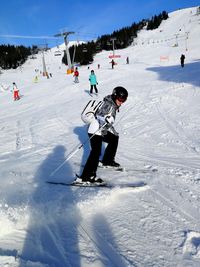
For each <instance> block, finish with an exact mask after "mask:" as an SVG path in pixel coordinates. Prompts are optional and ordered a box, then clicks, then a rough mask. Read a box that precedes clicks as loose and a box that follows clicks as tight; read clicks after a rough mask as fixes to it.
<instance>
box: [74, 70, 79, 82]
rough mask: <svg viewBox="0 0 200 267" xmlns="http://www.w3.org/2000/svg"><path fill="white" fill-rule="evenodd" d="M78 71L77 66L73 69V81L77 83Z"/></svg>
mask: <svg viewBox="0 0 200 267" xmlns="http://www.w3.org/2000/svg"><path fill="white" fill-rule="evenodd" d="M78 77H79V71H78V68H77V67H76V69H75V71H74V82H75V83H79V79H78Z"/></svg>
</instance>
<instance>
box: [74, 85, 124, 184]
mask: <svg viewBox="0 0 200 267" xmlns="http://www.w3.org/2000/svg"><path fill="white" fill-rule="evenodd" d="M127 97H128V92H127V90H126V89H125V88H124V87H121V86H118V87H116V88H114V89H113V92H112V94H111V95H108V96H106V97H104V99H103V104H102V106H101V107H100V108H99V109H98V111H97V112H96V114H95V118H94V119H93V121H92V122H91V124H90V125H89V128H88V135H89V137H90V145H91V151H90V155H89V157H88V159H87V162H86V164H85V166H84V169H83V172H82V175H81V176H80V177H79V178H77V182H89V183H95V182H97V183H102V182H103V180H102V179H101V178H97V177H96V171H97V167H98V164H99V157H100V154H101V147H102V143H103V142H105V143H107V144H108V145H107V147H106V149H105V153H104V156H103V159H102V164H103V166H108V167H120V164H119V163H117V162H115V155H116V152H117V147H118V141H119V135H118V133H117V132H116V131H115V129H114V127H113V123H114V121H115V117H116V113H117V112H118V111H119V108H120V106H121V105H122V103H124V102H125V101H126V100H127Z"/></svg>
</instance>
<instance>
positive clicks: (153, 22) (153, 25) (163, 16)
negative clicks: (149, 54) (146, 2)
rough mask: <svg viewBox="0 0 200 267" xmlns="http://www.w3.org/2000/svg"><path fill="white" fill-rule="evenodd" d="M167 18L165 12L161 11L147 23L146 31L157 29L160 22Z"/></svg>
mask: <svg viewBox="0 0 200 267" xmlns="http://www.w3.org/2000/svg"><path fill="white" fill-rule="evenodd" d="M168 17H169V16H168V14H167V12H166V11H163V12H162V13H161V14H160V15H158V16H153V17H152V18H151V20H149V21H148V25H147V30H154V29H157V28H158V27H159V26H160V24H161V22H162V20H166V19H168Z"/></svg>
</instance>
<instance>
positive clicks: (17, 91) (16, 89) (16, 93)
mask: <svg viewBox="0 0 200 267" xmlns="http://www.w3.org/2000/svg"><path fill="white" fill-rule="evenodd" d="M13 93H14V101H16V100H19V99H20V97H19V90H18V88H17V85H16V83H13Z"/></svg>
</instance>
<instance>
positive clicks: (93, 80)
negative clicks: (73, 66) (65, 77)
mask: <svg viewBox="0 0 200 267" xmlns="http://www.w3.org/2000/svg"><path fill="white" fill-rule="evenodd" d="M89 81H90V94H92V93H93V88H94V90H95V92H96V94H98V90H97V84H98V82H97V77H96V75H95V73H94V70H91V74H90V76H89Z"/></svg>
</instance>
